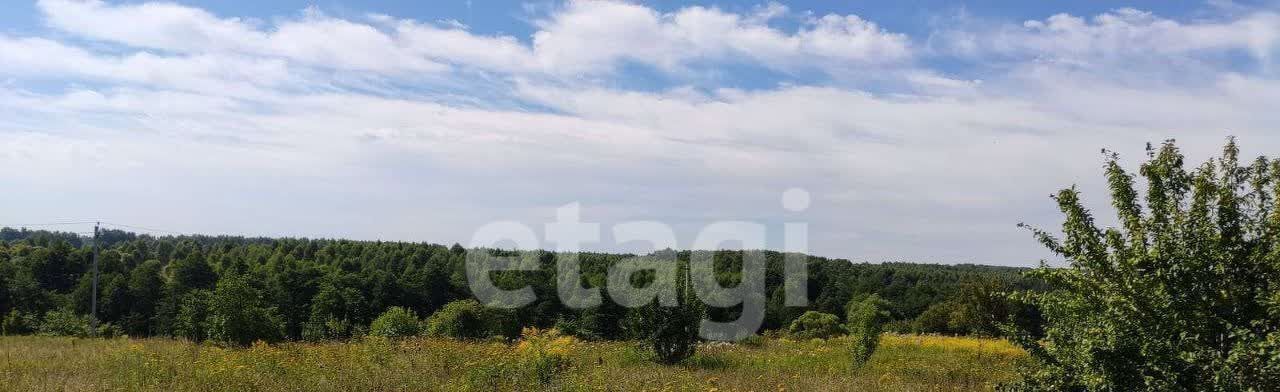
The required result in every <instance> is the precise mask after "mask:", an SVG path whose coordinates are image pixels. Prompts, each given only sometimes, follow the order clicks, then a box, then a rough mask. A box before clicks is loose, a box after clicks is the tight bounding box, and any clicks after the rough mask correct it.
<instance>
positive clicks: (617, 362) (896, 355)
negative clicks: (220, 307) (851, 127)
mask: <svg viewBox="0 0 1280 392" xmlns="http://www.w3.org/2000/svg"><path fill="white" fill-rule="evenodd" d="M847 344H848V343H847V342H846V341H844V340H842V339H832V340H828V341H804V342H793V341H787V340H768V341H765V342H764V343H763V344H762V345H760V346H755V347H751V346H744V345H730V344H717V343H712V344H706V345H704V346H702V347H700V348H699V350H698V354H697V355H696V356H695V357H693V358H691V359H690V360H688V361H686V362H685V363H684V364H682V365H677V366H661V365H657V364H654V363H650V362H648V361H647V360H646V359H645V351H644V350H640V349H637V348H635V346H634V344H631V343H622V342H603V343H594V342H575V343H572V344H569V345H567V346H565V347H559V349H563V352H564V357H563V358H564V362H563V365H561V366H557V367H556V369H558V370H554V371H553V373H551V374H550V376H549V377H543V379H542V380H539V378H538V377H537V375H536V374H534V373H536V372H535V371H533V370H531V366H530V365H529V364H528V362H527V361H525V360H524V359H522V358H524V356H523V355H522V353H523V352H524V351H522V350H521V349H520V348H519V345H512V344H506V343H500V342H494V343H463V342H456V341H449V340H437V339H410V340H402V341H388V340H385V339H367V340H365V341H362V342H359V343H328V344H302V343H290V344H282V345H274V346H268V345H265V344H258V345H255V346H253V347H250V348H244V349H226V348H220V347H215V346H209V345H195V344H190V343H185V342H181V341H174V340H164V339H151V340H130V339H114V340H92V339H76V338H53V337H33V336H24V337H3V338H0V388H3V389H5V390H15V391H19V390H20V391H96V390H130V391H133V390H149V391H169V390H176V391H253V390H262V391H363V390H377V391H393V390H394V391H399V390H480V391H488V390H569V391H578V390H583V391H585V390H593V391H594V390H615V391H622V390H625V391H632V390H635V391H641V390H649V391H827V390H851V391H852V390H856V391H969V390H991V389H993V388H994V387H995V385H996V384H997V383H999V382H1002V381H1007V380H1010V379H1011V378H1012V377H1014V372H1015V370H1016V368H1017V366H1018V365H1019V364H1020V363H1022V362H1023V361H1024V360H1025V358H1026V354H1025V353H1023V352H1022V351H1021V350H1019V349H1018V348H1016V347H1013V346H1012V345H1010V344H1008V343H1006V342H1004V341H1000V340H987V339H973V338H949V337H933V336H894V335H887V336H885V337H884V340H883V342H882V343H881V348H880V350H879V351H877V352H876V354H875V356H874V357H873V358H872V360H871V362H870V363H868V364H867V365H865V366H863V367H861V368H856V369H855V368H854V367H853V366H852V364H851V363H850V360H849V359H848V358H849V355H848V354H847V349H846V348H845V347H846V346H847Z"/></svg>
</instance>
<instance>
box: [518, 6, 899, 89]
mask: <svg viewBox="0 0 1280 392" xmlns="http://www.w3.org/2000/svg"><path fill="white" fill-rule="evenodd" d="M786 12H787V11H786V8H785V7H782V6H780V5H777V4H771V5H770V6H768V7H764V8H762V9H759V10H757V12H756V13H754V14H750V15H741V14H735V13H729V12H725V11H722V10H720V9H716V8H705V7H697V6H694V7H687V8H682V9H680V10H678V11H675V12H672V13H660V12H658V11H655V10H653V9H651V8H648V7H644V6H641V5H635V4H627V3H621V2H612V1H602V2H593V1H572V2H570V3H569V4H568V5H566V6H565V8H564V9H563V10H560V12H557V13H554V14H553V15H552V16H551V17H549V18H547V19H545V20H542V21H540V22H539V23H538V26H539V28H540V30H539V31H538V32H537V33H535V34H534V37H533V46H534V51H535V52H536V56H537V58H538V61H539V62H540V64H541V65H542V66H543V67H544V68H546V69H549V70H554V71H557V72H593V71H599V70H602V69H604V70H608V69H613V68H614V67H615V66H616V65H617V64H618V62H621V61H631V62H636V63H642V64H648V65H652V66H655V67H658V68H660V69H665V70H669V71H678V70H681V69H682V68H683V67H685V66H688V65H689V64H690V63H695V62H699V61H716V60H718V61H725V60H733V59H746V60H747V62H750V63H756V64H761V65H764V66H767V67H772V68H776V69H781V70H795V69H797V68H800V69H803V68H813V67H818V68H821V67H823V66H832V65H835V64H841V65H842V66H850V65H874V64H892V63H898V62H901V61H903V60H905V59H906V58H908V57H910V48H909V42H908V39H907V37H906V36H905V35H902V34H895V33H890V32H886V31H884V30H883V29H881V28H880V27H879V26H877V25H876V24H875V23H872V22H869V21H866V20H863V19H862V18H859V17H858V16H856V15H834V14H831V15H826V16H823V17H820V18H813V17H809V18H808V19H807V20H806V21H805V22H804V24H803V26H802V27H801V28H800V29H799V30H798V31H796V32H794V33H788V32H784V31H782V30H779V29H776V28H773V27H771V26H770V25H769V22H770V21H771V20H772V19H774V18H777V17H779V16H781V15H783V14H784V13H786Z"/></svg>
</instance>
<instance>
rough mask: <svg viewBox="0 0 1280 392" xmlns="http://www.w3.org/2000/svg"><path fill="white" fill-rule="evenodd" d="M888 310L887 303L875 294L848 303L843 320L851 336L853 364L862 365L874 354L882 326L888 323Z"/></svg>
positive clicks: (882, 329)
mask: <svg viewBox="0 0 1280 392" xmlns="http://www.w3.org/2000/svg"><path fill="white" fill-rule="evenodd" d="M888 308H889V303H888V302H886V301H885V300H883V299H880V296H878V295H875V294H872V295H870V296H867V297H866V298H865V299H862V300H858V299H854V300H851V301H849V305H848V306H847V310H846V311H847V314H846V315H845V318H846V320H847V321H848V324H847V325H846V328H847V329H848V330H849V334H850V335H852V336H853V347H852V348H851V355H853V363H854V364H857V365H862V364H864V363H866V362H867V360H870V359H871V355H872V354H875V352H876V347H878V346H879V345H880V335H881V333H883V332H884V325H885V323H888V322H889V311H888Z"/></svg>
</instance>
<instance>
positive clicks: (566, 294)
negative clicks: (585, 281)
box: [467, 188, 810, 341]
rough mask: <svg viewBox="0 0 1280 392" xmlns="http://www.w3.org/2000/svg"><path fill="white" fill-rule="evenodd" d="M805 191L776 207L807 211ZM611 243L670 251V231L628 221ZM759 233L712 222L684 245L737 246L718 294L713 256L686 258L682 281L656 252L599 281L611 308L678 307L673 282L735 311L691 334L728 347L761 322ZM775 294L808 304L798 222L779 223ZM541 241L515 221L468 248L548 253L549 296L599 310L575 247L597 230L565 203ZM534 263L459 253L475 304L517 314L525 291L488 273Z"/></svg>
mask: <svg viewBox="0 0 1280 392" xmlns="http://www.w3.org/2000/svg"><path fill="white" fill-rule="evenodd" d="M809 202H810V200H809V192H807V191H805V190H803V189H799V188H791V189H788V190H786V191H784V192H783V193H782V207H783V209H785V210H787V211H791V212H801V211H804V210H806V209H808V208H809ZM611 230H612V234H613V238H614V240H615V241H616V242H617V243H631V242H645V243H648V244H649V245H651V246H652V249H677V248H678V245H679V244H678V243H677V241H676V235H675V230H673V229H672V227H671V226H670V225H668V224H665V223H662V222H656V221H630V222H623V223H619V224H616V225H614V226H613V227H612V228H611ZM767 230H768V228H767V226H766V225H765V224H762V223H758V222H749V221H719V222H714V223H711V224H709V225H707V226H705V227H703V228H702V230H700V231H699V233H698V234H697V236H696V237H695V239H694V241H693V243H692V249H721V248H722V247H723V246H724V245H725V244H730V243H736V244H738V245H740V246H741V249H743V251H742V253H743V254H742V266H741V268H742V270H741V271H735V272H739V273H740V275H741V281H740V283H739V284H738V285H737V286H735V287H724V286H722V285H721V284H720V282H719V281H718V280H717V279H716V274H715V267H714V266H715V261H714V255H715V253H716V252H714V251H711V250H699V251H693V252H691V256H690V259H689V263H688V267H687V269H684V270H685V271H687V275H685V276H681V275H682V272H684V271H682V269H681V268H680V263H679V262H678V261H677V260H676V259H675V255H674V253H670V252H658V253H654V254H651V255H647V256H641V257H635V258H631V259H627V260H623V261H621V262H618V263H615V264H614V265H612V266H610V268H609V271H608V276H607V286H606V288H607V291H608V294H609V298H610V299H611V300H613V301H614V302H615V303H617V304H619V305H622V306H626V307H630V308H637V307H642V306H645V305H648V304H652V303H653V302H654V301H655V300H656V301H657V302H658V304H659V305H660V306H680V304H679V301H678V300H677V296H678V295H679V294H678V293H677V286H678V284H677V282H679V281H680V279H687V280H685V281H684V282H686V285H685V287H689V288H691V289H692V291H693V292H694V293H696V294H697V298H696V299H697V300H699V301H701V302H702V303H703V304H705V305H707V306H711V307H719V308H728V307H737V306H739V305H741V306H742V312H741V314H740V316H739V317H738V319H737V320H734V321H731V322H719V321H712V320H709V319H706V318H704V319H703V320H702V322H701V325H700V327H699V333H700V335H701V336H702V338H704V339H708V340H728V341H736V340H740V339H742V338H745V337H748V336H751V334H753V333H755V331H756V330H758V329H759V328H760V325H761V324H762V323H763V322H764V312H765V301H766V293H765V269H766V267H765V254H764V253H763V252H761V251H753V250H751V249H765V238H766V233H767ZM782 230H783V236H782V237H783V251H784V255H785V256H784V259H783V263H784V268H783V282H784V283H783V290H784V292H785V295H786V299H785V305H786V306H806V305H808V302H809V301H808V297H807V293H808V287H807V285H808V270H807V260H806V256H805V255H804V254H805V253H807V251H808V243H809V225H808V224H807V223H804V222H786V223H784V224H783V228H782ZM544 233H545V235H546V240H547V241H548V242H551V243H554V244H555V246H554V247H543V246H542V245H543V244H541V243H540V242H539V241H538V237H537V235H536V234H535V232H534V230H533V229H532V228H530V227H529V226H528V225H526V224H524V223H521V222H515V221H501V222H493V223H490V224H487V225H484V226H482V227H481V228H480V229H478V230H477V231H476V232H475V234H474V235H473V236H472V239H471V248H473V249H475V248H492V247H494V246H496V245H498V244H499V243H507V242H509V243H514V244H515V246H516V248H517V249H525V250H532V249H554V250H555V251H556V252H557V255H556V256H557V257H556V282H557V294H558V295H559V299H560V301H561V302H562V303H563V304H565V306H568V307H571V308H575V309H583V308H590V307H595V306H599V305H600V304H601V302H602V301H603V295H602V293H601V289H600V288H599V287H583V285H582V283H581V279H582V272H581V268H580V265H579V260H578V253H579V252H581V251H582V244H585V243H592V242H599V241H600V234H601V227H600V224H598V223H589V222H582V219H581V212H580V205H579V203H570V204H566V205H564V206H562V207H560V208H557V209H556V221H555V222H552V223H548V224H546V225H545V227H544ZM538 269H540V268H539V264H538V261H537V260H536V259H533V258H527V257H519V256H495V255H493V254H490V252H474V251H473V252H467V280H468V282H469V284H470V286H471V292H472V294H473V295H475V297H476V299H478V300H480V302H482V303H485V304H486V305H488V306H493V307H501V308H518V307H522V306H525V305H528V304H530V303H532V302H534V301H535V300H536V299H537V295H536V294H535V293H534V290H533V289H532V288H530V287H522V288H519V289H514V290H508V289H502V288H500V287H498V285H496V284H494V282H493V280H492V277H491V273H492V272H497V271H535V270H538ZM642 271H650V273H651V276H653V277H654V281H653V283H652V284H647V285H644V287H635V286H634V285H633V284H632V280H631V278H632V276H633V275H634V274H636V273H639V272H642Z"/></svg>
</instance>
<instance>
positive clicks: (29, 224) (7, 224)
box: [0, 221, 95, 227]
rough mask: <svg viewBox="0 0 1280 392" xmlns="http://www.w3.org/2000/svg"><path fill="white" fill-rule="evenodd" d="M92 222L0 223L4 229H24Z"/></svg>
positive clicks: (90, 222)
mask: <svg viewBox="0 0 1280 392" xmlns="http://www.w3.org/2000/svg"><path fill="white" fill-rule="evenodd" d="M93 223H95V222H94V221H75V222H49V223H0V226H4V227H25V226H67V225H88V224H93Z"/></svg>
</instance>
